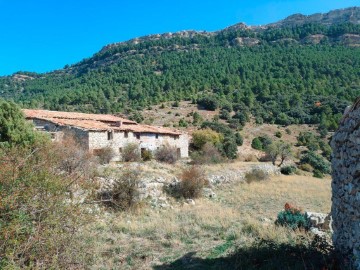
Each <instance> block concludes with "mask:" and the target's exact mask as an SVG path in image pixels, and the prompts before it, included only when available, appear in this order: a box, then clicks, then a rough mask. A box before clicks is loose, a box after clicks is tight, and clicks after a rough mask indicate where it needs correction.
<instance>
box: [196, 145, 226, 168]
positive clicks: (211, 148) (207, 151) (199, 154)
mask: <svg viewBox="0 0 360 270" xmlns="http://www.w3.org/2000/svg"><path fill="white" fill-rule="evenodd" d="M191 159H192V162H193V164H216V163H221V162H223V161H224V158H223V157H222V156H221V153H220V152H219V149H217V148H216V146H215V145H213V144H212V143H207V144H205V145H204V146H203V148H202V150H200V151H195V152H193V153H192V154H191Z"/></svg>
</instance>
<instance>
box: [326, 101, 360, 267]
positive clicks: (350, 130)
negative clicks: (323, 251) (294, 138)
mask: <svg viewBox="0 0 360 270" xmlns="http://www.w3.org/2000/svg"><path fill="white" fill-rule="evenodd" d="M331 146H332V148H333V156H332V168H333V169H332V178H333V181H332V190H333V191H332V210H331V213H332V217H333V230H334V234H333V242H334V246H335V248H336V249H337V251H338V252H340V253H342V254H343V255H344V256H345V257H346V258H348V260H351V261H353V263H354V264H355V267H356V268H357V269H360V99H358V100H357V102H356V103H355V104H354V105H353V106H352V107H351V108H350V109H348V110H347V112H346V114H345V116H344V118H343V120H342V121H341V123H340V127H339V129H338V131H337V132H336V133H335V134H334V135H333V139H332V142H331Z"/></svg>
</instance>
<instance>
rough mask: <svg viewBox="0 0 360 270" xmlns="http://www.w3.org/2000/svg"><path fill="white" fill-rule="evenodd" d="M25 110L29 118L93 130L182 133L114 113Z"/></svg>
mask: <svg viewBox="0 0 360 270" xmlns="http://www.w3.org/2000/svg"><path fill="white" fill-rule="evenodd" d="M23 112H24V114H25V117H26V118H27V119H40V120H45V121H49V122H51V123H54V124H56V125H59V126H71V127H77V128H81V129H85V130H92V131H106V130H113V131H130V132H135V133H154V134H168V135H181V134H182V133H181V132H179V131H175V130H171V129H169V128H164V127H155V126H149V125H140V124H137V123H136V122H134V121H131V120H127V119H124V118H120V117H116V116H113V115H105V114H104V115H103V114H85V113H68V112H57V111H46V110H23ZM115 119H116V121H115ZM120 119H121V120H120ZM109 122H121V123H122V124H121V125H120V126H112V125H111V124H109Z"/></svg>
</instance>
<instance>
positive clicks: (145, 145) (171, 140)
mask: <svg viewBox="0 0 360 270" xmlns="http://www.w3.org/2000/svg"><path fill="white" fill-rule="evenodd" d="M23 113H24V115H25V118H26V119H27V120H29V121H32V122H33V124H34V126H35V128H36V129H37V130H40V131H44V132H48V133H49V134H50V135H51V137H52V139H53V140H61V138H62V137H63V136H64V135H65V134H72V135H73V136H74V137H75V138H76V139H77V140H78V141H79V142H80V143H81V144H82V145H83V146H84V147H85V149H87V150H89V151H90V152H92V153H96V151H97V150H99V149H103V148H107V147H111V148H112V149H113V151H114V153H115V155H116V157H115V158H114V161H116V160H120V159H121V153H122V150H123V148H124V147H125V146H126V145H127V144H129V143H136V144H138V145H139V150H141V151H144V150H150V151H156V150H157V149H158V148H159V147H161V146H162V145H169V146H172V147H176V149H177V153H178V155H179V157H181V158H186V157H188V156H189V137H188V135H187V134H185V133H182V132H179V131H176V130H172V129H169V128H164V127H155V126H149V125H141V124H138V123H136V122H134V121H131V120H128V119H125V118H121V117H117V116H114V115H109V114H86V113H77V112H59V111H48V110H28V109H24V110H23Z"/></svg>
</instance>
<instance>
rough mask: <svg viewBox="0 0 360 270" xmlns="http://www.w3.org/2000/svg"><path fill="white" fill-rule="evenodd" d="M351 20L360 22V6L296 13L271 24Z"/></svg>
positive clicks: (329, 22) (286, 25)
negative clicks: (309, 13) (325, 11)
mask: <svg viewBox="0 0 360 270" xmlns="http://www.w3.org/2000/svg"><path fill="white" fill-rule="evenodd" d="M346 22H350V23H353V24H360V8H358V7H351V8H346V9H337V10H332V11H330V12H328V13H324V14H322V13H316V14H313V15H309V16H307V15H303V14H294V15H291V16H289V17H287V18H286V19H284V20H282V21H279V22H276V23H273V24H269V25H268V26H271V27H293V26H297V25H303V24H309V23H319V24H323V25H331V24H341V23H346Z"/></svg>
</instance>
